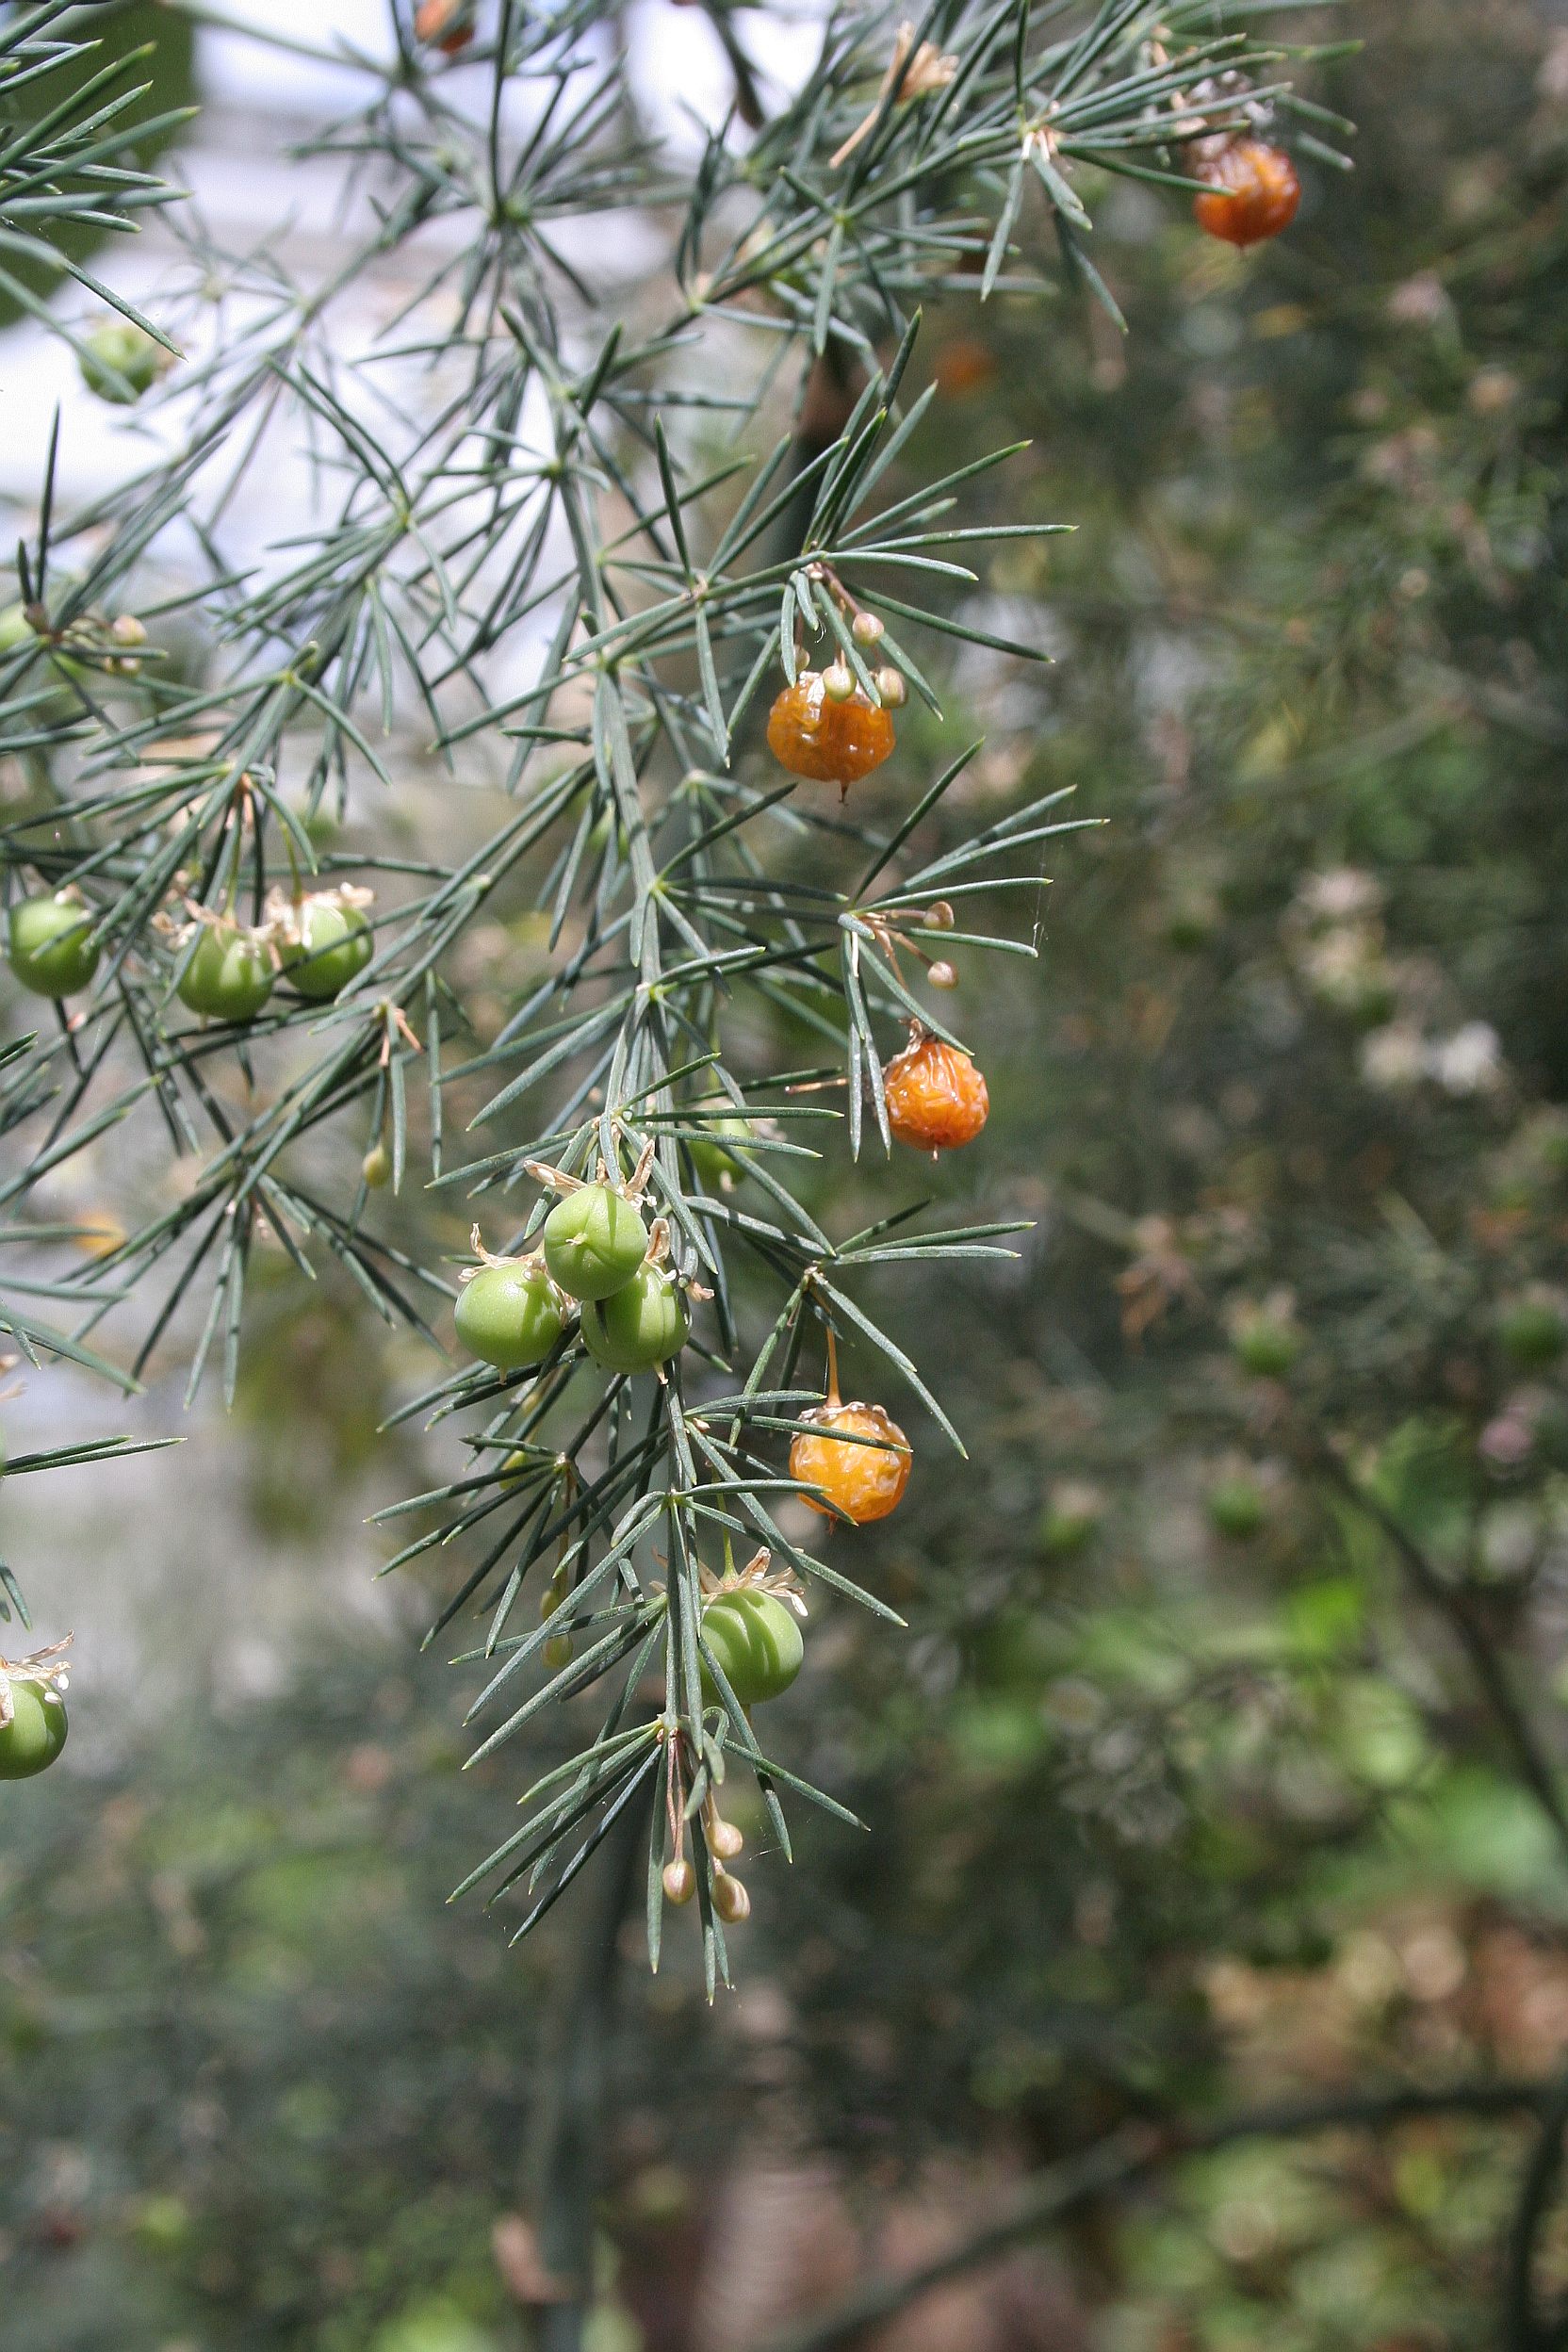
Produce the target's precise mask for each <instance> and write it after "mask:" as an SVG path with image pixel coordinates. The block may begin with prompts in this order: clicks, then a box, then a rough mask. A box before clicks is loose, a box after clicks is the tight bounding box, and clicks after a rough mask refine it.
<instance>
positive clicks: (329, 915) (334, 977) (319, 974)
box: [278, 898, 374, 1003]
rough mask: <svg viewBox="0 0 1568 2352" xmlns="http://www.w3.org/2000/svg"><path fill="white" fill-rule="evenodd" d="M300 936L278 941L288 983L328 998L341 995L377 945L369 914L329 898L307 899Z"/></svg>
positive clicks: (317, 995) (320, 997) (312, 994)
mask: <svg viewBox="0 0 1568 2352" xmlns="http://www.w3.org/2000/svg"><path fill="white" fill-rule="evenodd" d="M299 931H300V937H299V939H297V940H295V939H283V940H280V941H279V944H278V953H279V955H280V956H282V958H283V968H284V970H285V972H286V973H287V974H288V981H289V986H290V987H291V988H298V989H299V991H300V994H301V995H302V996H309V997H314V998H317V999H318V1000H319V1001H321V1002H323V1003H324V1002H325V1000H326V999H327V998H328V997H333V996H340V995H341V994H342V992H343V990H344V989H345V988H347V987H348V985H349V983H350V981H351V980H352V979H355V978H357V976H358V974H359V973H360V972H363V971H364V970H365V967H366V965H367V964H368V962H369V960H370V956H371V951H372V949H373V946H374V940H373V939H372V937H371V933H370V924H369V920H368V917H367V916H366V915H365V914H363V913H362V912H361V910H360V909H359V907H338V906H335V905H334V903H333V902H332V900H330V899H319V898H318V899H307V900H306V901H305V903H304V905H303V906H302V907H301V909H300V915H299Z"/></svg>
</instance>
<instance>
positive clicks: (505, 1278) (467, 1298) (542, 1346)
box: [457, 1258, 566, 1372]
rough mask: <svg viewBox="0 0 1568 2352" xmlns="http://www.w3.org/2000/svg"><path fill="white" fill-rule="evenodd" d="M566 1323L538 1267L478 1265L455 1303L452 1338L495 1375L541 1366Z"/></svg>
mask: <svg viewBox="0 0 1568 2352" xmlns="http://www.w3.org/2000/svg"><path fill="white" fill-rule="evenodd" d="M565 1320H566V1314H565V1307H564V1303H563V1300H562V1297H561V1293H560V1292H559V1291H558V1290H557V1289H556V1286H555V1284H554V1283H553V1282H551V1280H550V1278H549V1276H548V1275H547V1273H546V1271H545V1269H544V1267H543V1266H538V1265H535V1264H534V1263H533V1262H532V1261H531V1260H529V1259H523V1258H519V1259H515V1260H511V1261H508V1262H507V1263H506V1264H504V1265H501V1266H481V1268H480V1270H479V1272H478V1273H477V1274H476V1275H475V1276H474V1278H473V1280H472V1281H471V1282H466V1283H465V1284H464V1286H463V1293H462V1296H461V1297H460V1298H459V1299H458V1302H457V1335H458V1337H459V1339H460V1340H461V1341H462V1342H463V1345H464V1346H465V1348H472V1349H473V1351H474V1353H475V1355H476V1356H479V1357H481V1358H482V1360H483V1361H484V1363H486V1364H494V1365H495V1366H496V1368H497V1370H498V1371H500V1372H521V1371H522V1370H523V1369H524V1368H525V1366H527V1365H528V1364H543V1362H544V1360H545V1358H546V1357H547V1355H548V1354H549V1352H550V1349H551V1348H553V1347H554V1346H555V1343H556V1341H557V1340H558V1339H559V1338H560V1337H561V1333H562V1331H563V1328H564V1324H565Z"/></svg>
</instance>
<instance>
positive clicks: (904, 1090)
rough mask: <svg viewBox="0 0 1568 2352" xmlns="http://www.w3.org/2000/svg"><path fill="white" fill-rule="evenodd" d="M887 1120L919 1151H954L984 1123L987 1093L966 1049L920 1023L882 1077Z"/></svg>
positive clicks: (900, 1136) (988, 1104) (967, 1140)
mask: <svg viewBox="0 0 1568 2352" xmlns="http://www.w3.org/2000/svg"><path fill="white" fill-rule="evenodd" d="M882 1084H883V1091H884V1093H885V1095H886V1097H887V1103H888V1125H889V1127H890V1129H891V1131H892V1133H893V1135H895V1136H896V1138H897V1139H898V1141H899V1142H900V1143H908V1144H912V1145H913V1146H914V1148H915V1150H916V1151H917V1152H933V1153H935V1152H956V1150H957V1148H958V1146H959V1145H960V1144H963V1143H972V1142H973V1141H974V1138H975V1136H976V1135H978V1134H979V1133H980V1130H981V1128H982V1127H983V1126H984V1125H985V1123H986V1115H987V1113H988V1111H989V1109H990V1106H991V1104H990V1096H989V1094H988V1092H987V1089H986V1081H985V1078H984V1076H983V1074H982V1073H981V1071H980V1070H977V1069H976V1068H975V1065H974V1064H973V1063H972V1061H971V1060H970V1057H969V1055H968V1054H965V1053H962V1052H960V1050H959V1049H958V1047H957V1046H956V1045H948V1044H947V1043H945V1041H944V1040H943V1039H942V1038H940V1037H932V1036H931V1035H930V1033H929V1032H928V1031H927V1030H924V1029H922V1028H920V1027H919V1026H918V1025H917V1026H915V1027H913V1028H912V1029H911V1031H910V1036H909V1042H908V1044H907V1046H906V1047H905V1049H904V1051H903V1053H902V1054H895V1055H894V1056H893V1058H892V1060H891V1061H890V1063H889V1064H888V1068H887V1071H886V1074H885V1075H884V1078H883V1082H882Z"/></svg>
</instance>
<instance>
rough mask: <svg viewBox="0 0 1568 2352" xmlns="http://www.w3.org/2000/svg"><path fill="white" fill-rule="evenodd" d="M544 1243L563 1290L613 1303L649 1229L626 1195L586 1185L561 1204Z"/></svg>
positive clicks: (640, 1260)
mask: <svg viewBox="0 0 1568 2352" xmlns="http://www.w3.org/2000/svg"><path fill="white" fill-rule="evenodd" d="M540 1238H541V1240H542V1241H543V1244H544V1250H545V1264H546V1265H547V1266H548V1267H549V1270H550V1272H551V1273H552V1274H553V1275H554V1276H555V1279H556V1281H557V1282H559V1283H560V1284H561V1287H562V1289H563V1290H564V1291H568V1292H569V1293H570V1294H571V1296H572V1297H573V1298H574V1299H608V1298H609V1297H610V1294H611V1292H612V1291H616V1290H619V1289H621V1288H622V1286H623V1285H624V1284H625V1283H627V1282H630V1280H631V1278H632V1276H633V1275H634V1274H635V1273H636V1271H637V1268H638V1267H639V1266H641V1265H642V1263H643V1260H644V1258H645V1256H646V1254H647V1247H648V1229H647V1227H646V1226H645V1224H644V1222H643V1220H642V1217H641V1216H640V1215H639V1213H638V1210H637V1207H636V1204H635V1203H634V1202H633V1201H629V1200H628V1199H627V1197H626V1195H625V1193H624V1192H615V1191H613V1189H612V1188H611V1186H610V1185H609V1184H582V1185H580V1187H579V1188H578V1190H577V1191H576V1192H569V1193H568V1194H567V1195H566V1198H565V1199H564V1201H557V1202H556V1204H555V1206H554V1208H553V1209H552V1210H551V1211H550V1213H549V1215H548V1217H546V1219H545V1230H544V1233H542V1235H541V1236H540ZM670 1352H671V1353H672V1354H673V1353H674V1349H671V1351H670Z"/></svg>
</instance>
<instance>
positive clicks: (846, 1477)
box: [790, 1397, 914, 1527]
mask: <svg viewBox="0 0 1568 2352" xmlns="http://www.w3.org/2000/svg"><path fill="white" fill-rule="evenodd" d="M801 1417H802V1419H803V1420H805V1421H809V1423H810V1424H811V1426H810V1428H809V1429H801V1430H798V1431H797V1432H796V1435H795V1437H794V1439H793V1441H792V1444H791V1446H790V1476H791V1478H798V1479H799V1480H800V1481H801V1484H802V1485H803V1486H814V1487H816V1488H817V1489H818V1490H819V1491H820V1493H821V1495H823V1496H824V1497H825V1500H822V1501H819V1500H818V1499H817V1498H816V1497H815V1496H813V1495H806V1496H805V1497H804V1498H803V1499H804V1500H805V1501H806V1502H808V1503H809V1504H810V1506H811V1509H812V1510H813V1511H821V1512H822V1514H823V1516H824V1517H825V1518H831V1517H833V1516H834V1514H835V1512H837V1513H838V1514H839V1515H841V1517H843V1518H845V1519H852V1520H853V1521H854V1523H855V1525H856V1526H857V1527H864V1526H865V1525H866V1524H867V1522H868V1521H869V1520H872V1519H885V1518H886V1517H887V1515H888V1513H889V1511H896V1510H897V1508H898V1505H899V1503H900V1501H901V1500H902V1499H903V1495H904V1490H905V1488H906V1487H907V1485H908V1483H909V1464H910V1462H912V1460H913V1459H914V1457H913V1455H912V1454H911V1452H910V1448H909V1441H908V1439H907V1437H906V1436H905V1434H904V1431H903V1430H902V1429H900V1428H899V1426H898V1423H897V1422H896V1421H895V1420H893V1418H892V1417H891V1415H890V1413H884V1412H883V1410H882V1408H881V1406H880V1405H845V1404H841V1402H840V1401H839V1399H838V1397H829V1398H828V1400H827V1402H826V1404H825V1405H819V1406H818V1407H817V1409H816V1411H815V1412H814V1413H804V1414H802V1416H801ZM835 1431H837V1432H840V1434H837V1435H835V1434H834V1432H835ZM858 1440H867V1441H869V1443H857V1441H858Z"/></svg>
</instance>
